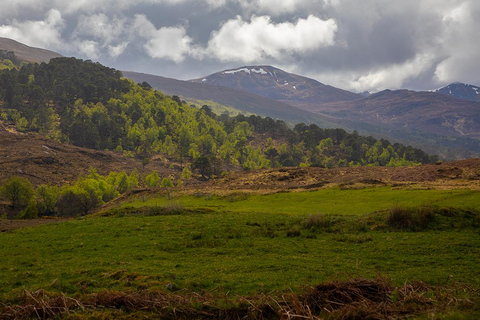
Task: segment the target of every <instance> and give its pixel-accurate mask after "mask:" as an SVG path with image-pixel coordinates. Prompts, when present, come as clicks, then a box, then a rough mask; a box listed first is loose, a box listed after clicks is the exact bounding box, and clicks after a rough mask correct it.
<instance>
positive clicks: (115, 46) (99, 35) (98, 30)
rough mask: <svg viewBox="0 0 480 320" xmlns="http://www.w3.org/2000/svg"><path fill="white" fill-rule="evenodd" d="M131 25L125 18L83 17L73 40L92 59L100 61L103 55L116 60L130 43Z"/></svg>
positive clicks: (100, 15) (103, 15) (73, 35)
mask: <svg viewBox="0 0 480 320" xmlns="http://www.w3.org/2000/svg"><path fill="white" fill-rule="evenodd" d="M129 25H130V23H129V22H128V21H127V19H126V18H125V17H115V16H107V15H106V14H104V13H99V14H93V15H88V16H87V15H82V16H80V17H79V19H78V23H77V26H76V27H75V30H74V31H73V34H72V39H73V41H74V43H75V44H76V45H77V46H78V47H79V49H80V51H81V52H82V53H83V54H85V55H86V56H87V57H88V58H90V59H98V57H100V56H101V55H102V54H108V55H109V56H110V57H112V58H116V57H118V56H119V55H121V54H122V53H123V51H124V50H125V48H126V47H127V46H128V44H129V42H130V39H129V38H130V37H129V34H128V33H129V30H128V29H129ZM82 39H84V40H82ZM86 43H88V45H87V46H86V45H85V44H86ZM85 48H88V49H87V50H85Z"/></svg>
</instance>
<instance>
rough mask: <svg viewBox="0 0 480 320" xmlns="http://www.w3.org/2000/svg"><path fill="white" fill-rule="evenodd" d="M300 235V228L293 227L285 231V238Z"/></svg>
mask: <svg viewBox="0 0 480 320" xmlns="http://www.w3.org/2000/svg"><path fill="white" fill-rule="evenodd" d="M301 235H302V233H301V232H300V226H298V225H294V226H292V227H291V228H290V230H288V231H287V237H300V236H301Z"/></svg>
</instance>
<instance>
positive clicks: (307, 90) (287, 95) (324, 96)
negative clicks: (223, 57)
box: [190, 66, 361, 109]
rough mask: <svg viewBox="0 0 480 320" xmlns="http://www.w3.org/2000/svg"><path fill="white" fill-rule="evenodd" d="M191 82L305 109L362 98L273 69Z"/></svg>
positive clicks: (244, 70)
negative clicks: (240, 91) (310, 106)
mask: <svg viewBox="0 0 480 320" xmlns="http://www.w3.org/2000/svg"><path fill="white" fill-rule="evenodd" d="M190 81H192V82H196V83H204V84H209V85H218V86H224V87H229V88H234V89H238V90H242V91H246V92H251V93H255V94H258V95H260V96H263V97H266V98H270V99H274V100H278V101H282V102H285V103H288V104H290V105H293V106H296V107H300V108H302V109H308V108H306V107H305V105H312V104H318V103H325V102H336V101H351V100H356V99H359V98H361V96H360V95H357V94H355V93H352V92H349V91H345V90H342V89H338V88H335V87H332V86H329V85H325V84H323V83H320V82H318V81H316V80H313V79H310V78H306V77H302V76H299V75H296V74H292V73H288V72H285V71H283V70H280V69H278V68H274V67H271V66H246V67H242V68H238V69H231V70H224V71H220V72H217V73H214V74H212V75H209V76H206V77H203V78H200V79H194V80H190Z"/></svg>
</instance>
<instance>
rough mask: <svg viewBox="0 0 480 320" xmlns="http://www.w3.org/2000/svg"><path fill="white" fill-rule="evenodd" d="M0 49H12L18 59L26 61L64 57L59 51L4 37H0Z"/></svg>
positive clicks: (42, 60)
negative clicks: (28, 44) (31, 45)
mask: <svg viewBox="0 0 480 320" xmlns="http://www.w3.org/2000/svg"><path fill="white" fill-rule="evenodd" d="M0 49H2V50H6V51H12V52H14V53H15V56H16V58H17V59H19V60H20V61H26V62H48V61H50V59H52V58H59V57H62V55H61V54H59V53H57V52H54V51H50V50H46V49H41V48H35V47H30V46H27V45H25V44H23V43H20V42H18V41H15V40H13V39H9V38H3V37H0Z"/></svg>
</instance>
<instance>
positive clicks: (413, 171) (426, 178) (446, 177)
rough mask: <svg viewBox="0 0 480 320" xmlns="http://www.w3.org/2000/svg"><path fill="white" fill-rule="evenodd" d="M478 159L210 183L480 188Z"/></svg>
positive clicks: (278, 172) (256, 174) (299, 171)
mask: <svg viewBox="0 0 480 320" xmlns="http://www.w3.org/2000/svg"><path fill="white" fill-rule="evenodd" d="M479 181H480V159H468V160H462V161H455V162H446V163H442V164H431V165H422V166H412V167H397V168H387V167H347V168H334V169H325V168H281V169H265V170H254V171H247V172H234V173H232V174H230V175H229V176H228V177H225V178H220V179H217V180H216V181H214V182H211V187H212V188H221V189H229V190H239V189H240V190H245V189H247V190H261V189H273V190H281V189H313V188H319V187H323V186H326V185H340V186H349V185H350V186H353V185H365V186H372V185H379V186H380V185H392V186H395V185H404V186H407V185H417V186H419V185H422V186H423V187H434V188H439V187H452V188H458V187H463V188H471V189H480V183H479Z"/></svg>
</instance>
